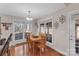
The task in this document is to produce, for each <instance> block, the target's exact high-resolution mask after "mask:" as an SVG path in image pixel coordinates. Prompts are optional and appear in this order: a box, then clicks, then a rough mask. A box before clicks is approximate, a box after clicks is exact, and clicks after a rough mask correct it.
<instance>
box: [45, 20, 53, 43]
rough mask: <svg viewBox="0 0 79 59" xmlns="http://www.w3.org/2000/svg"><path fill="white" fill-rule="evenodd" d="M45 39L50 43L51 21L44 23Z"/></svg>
mask: <svg viewBox="0 0 79 59" xmlns="http://www.w3.org/2000/svg"><path fill="white" fill-rule="evenodd" d="M46 34H47V41H48V42H51V43H52V22H48V23H46Z"/></svg>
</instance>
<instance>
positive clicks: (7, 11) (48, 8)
mask: <svg viewBox="0 0 79 59" xmlns="http://www.w3.org/2000/svg"><path fill="white" fill-rule="evenodd" d="M64 7H65V4H64V3H0V15H11V16H20V17H26V16H27V11H28V10H30V11H31V16H32V17H33V19H41V18H43V17H46V16H48V15H51V14H52V13H53V12H55V11H57V10H59V9H61V8H64Z"/></svg>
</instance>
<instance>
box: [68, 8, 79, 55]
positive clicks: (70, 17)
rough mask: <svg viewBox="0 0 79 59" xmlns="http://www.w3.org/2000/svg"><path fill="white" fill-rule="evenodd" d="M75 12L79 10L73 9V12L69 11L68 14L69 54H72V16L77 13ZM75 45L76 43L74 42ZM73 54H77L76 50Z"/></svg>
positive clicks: (77, 12) (78, 12)
mask: <svg viewBox="0 0 79 59" xmlns="http://www.w3.org/2000/svg"><path fill="white" fill-rule="evenodd" d="M75 14H79V10H74V11H71V12H68V14H67V19H68V33H69V34H68V35H69V36H68V37H69V55H71V51H70V49H71V29H70V28H71V21H72V16H73V15H75ZM74 45H75V44H74ZM73 55H76V54H75V52H74V54H73Z"/></svg>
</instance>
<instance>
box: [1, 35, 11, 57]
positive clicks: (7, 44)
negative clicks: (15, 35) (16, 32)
mask: <svg viewBox="0 0 79 59" xmlns="http://www.w3.org/2000/svg"><path fill="white" fill-rule="evenodd" d="M11 37H12V34H10V35H9V37H8V39H7V41H6V42H5V44H4V46H3V48H2V49H1V53H0V56H4V55H5V53H6V54H7V55H8V56H10V51H9V43H10V40H11Z"/></svg>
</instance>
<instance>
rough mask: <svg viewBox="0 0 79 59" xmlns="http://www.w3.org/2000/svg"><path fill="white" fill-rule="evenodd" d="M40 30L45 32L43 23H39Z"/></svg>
mask: <svg viewBox="0 0 79 59" xmlns="http://www.w3.org/2000/svg"><path fill="white" fill-rule="evenodd" d="M40 32H41V33H45V28H44V24H40Z"/></svg>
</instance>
